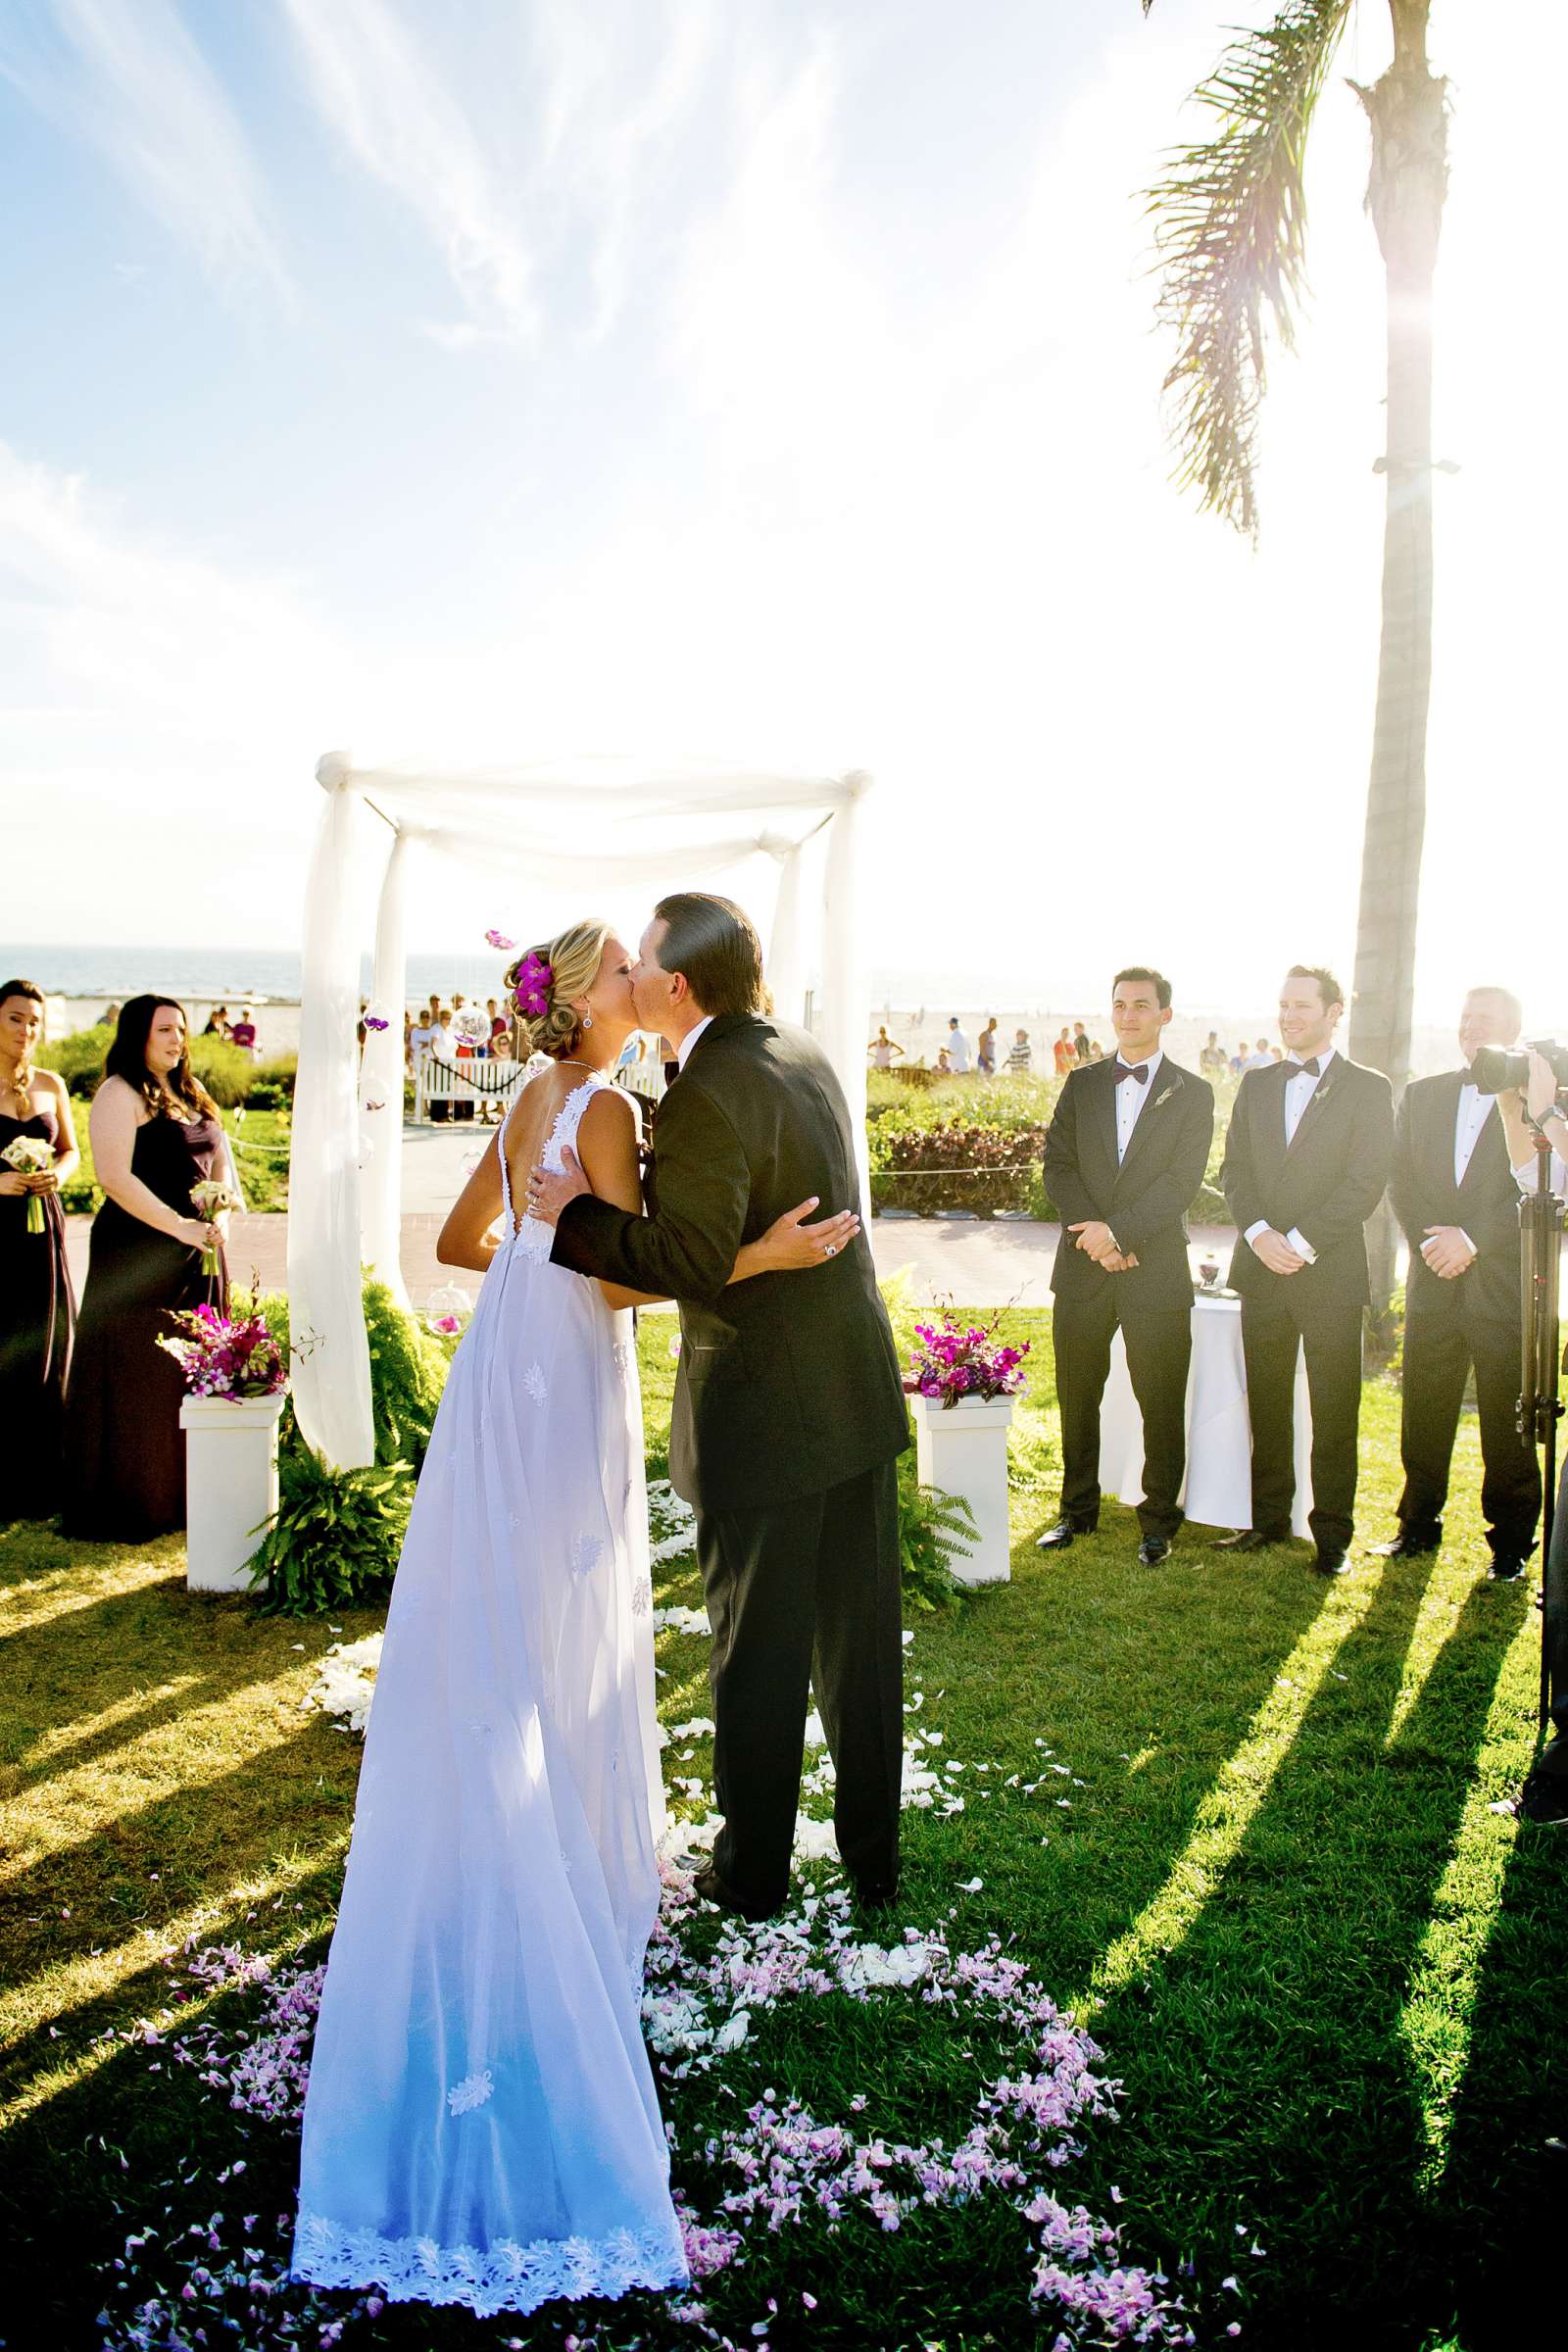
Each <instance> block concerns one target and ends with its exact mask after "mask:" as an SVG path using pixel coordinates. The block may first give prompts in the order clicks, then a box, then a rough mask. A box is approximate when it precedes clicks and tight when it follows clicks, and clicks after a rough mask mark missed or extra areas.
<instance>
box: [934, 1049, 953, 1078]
mask: <svg viewBox="0 0 1568 2352" xmlns="http://www.w3.org/2000/svg"><path fill="white" fill-rule="evenodd" d="M937 1076H938V1077H939V1078H951V1077H952V1076H953V1055H952V1054H950V1053H949V1052H948V1049H947V1047H946V1046H942V1047H940V1048H939V1049H938V1052H937Z"/></svg>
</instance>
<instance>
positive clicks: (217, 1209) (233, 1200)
mask: <svg viewBox="0 0 1568 2352" xmlns="http://www.w3.org/2000/svg"><path fill="white" fill-rule="evenodd" d="M190 1204H191V1206H192V1208H194V1210H195V1211H196V1214H197V1215H198V1216H199V1217H204V1218H205V1219H206V1220H207V1222H208V1223H209V1224H211V1222H212V1220H213V1218H214V1217H221V1215H222V1214H223V1213H224V1211H225V1210H227V1209H233V1208H243V1207H244V1205H245V1203H244V1201H242V1200H241V1199H240V1197H239V1195H238V1193H236V1192H231V1191H230V1189H229V1187H228V1186H227V1185H226V1184H220V1183H219V1181H218V1179H217V1177H216V1176H207V1177H204V1178H203V1179H202V1182H201V1183H200V1184H193V1185H192V1186H191V1188H190ZM202 1272H203V1273H204V1274H216V1273H217V1272H218V1251H217V1250H203V1251H202Z"/></svg>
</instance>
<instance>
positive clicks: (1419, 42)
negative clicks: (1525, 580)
mask: <svg viewBox="0 0 1568 2352" xmlns="http://www.w3.org/2000/svg"><path fill="white" fill-rule="evenodd" d="M1152 4H1153V0H1143V7H1144V13H1145V15H1146V16H1147V15H1148V13H1149V11H1150V8H1151V7H1152ZM1353 6H1354V0H1284V5H1283V6H1282V7H1281V8H1280V9H1279V11H1278V13H1277V15H1276V16H1275V17H1274V19H1273V21H1272V23H1270V24H1268V25H1263V26H1261V27H1260V28H1259V29H1258V30H1256V31H1252V32H1243V33H1241V34H1240V35H1239V36H1238V37H1237V38H1236V39H1235V40H1234V41H1233V42H1232V44H1231V46H1230V47H1229V48H1228V49H1227V50H1226V52H1225V54H1224V56H1223V57H1222V59H1221V60H1220V63H1219V65H1218V67H1217V68H1216V70H1215V72H1214V73H1213V74H1212V75H1211V76H1210V77H1209V79H1208V80H1206V81H1205V82H1203V83H1201V86H1200V87H1199V89H1198V90H1197V91H1196V92H1195V93H1194V95H1195V97H1196V98H1197V100H1198V102H1199V103H1200V104H1201V105H1202V106H1204V107H1206V108H1207V109H1208V110H1209V111H1210V113H1211V114H1212V116H1213V117H1214V118H1215V123H1214V135H1213V136H1212V137H1211V138H1209V139H1206V140H1204V141H1202V142H1201V143H1200V144H1198V145H1195V146H1191V147H1184V148H1180V149H1178V150H1177V151H1176V153H1175V154H1174V155H1173V156H1172V158H1171V160H1170V163H1169V166H1168V168H1167V170H1166V172H1165V173H1164V175H1163V177H1162V178H1160V179H1159V180H1158V182H1157V183H1156V184H1155V185H1154V186H1153V187H1152V189H1151V190H1150V191H1149V202H1150V211H1151V214H1152V218H1153V221H1154V239H1155V247H1156V251H1157V253H1158V256H1159V261H1160V270H1161V287H1160V295H1159V317H1160V319H1161V321H1162V322H1163V323H1164V324H1166V325H1168V326H1171V327H1173V328H1174V330H1175V333H1176V339H1177V348H1176V356H1175V358H1174V360H1173V361H1172V363H1171V366H1170V369H1169V372H1168V373H1167V375H1166V378H1165V390H1166V392H1167V394H1168V395H1169V396H1170V399H1171V402H1172V438H1173V441H1174V443H1175V447H1176V453H1177V480H1178V481H1179V482H1180V483H1181V484H1182V485H1183V486H1184V487H1188V488H1192V489H1194V490H1196V492H1197V493H1198V496H1199V500H1200V503H1201V506H1202V507H1203V508H1205V509H1206V510H1208V511H1209V512H1211V513H1213V514H1216V515H1221V516H1222V517H1223V518H1224V519H1225V520H1226V521H1228V522H1230V523H1232V524H1234V525H1235V527H1236V528H1237V529H1238V530H1241V531H1243V532H1246V533H1247V534H1248V535H1249V536H1250V537H1251V538H1253V539H1254V540H1255V538H1256V535H1257V521H1258V517H1257V501H1256V495H1255V482H1254V472H1255V461H1256V452H1257V424H1258V413H1259V409H1260V407H1261V403H1262V399H1263V394H1264V390H1265V388H1266V383H1267V372H1266V365H1265V362H1266V347H1267V333H1268V331H1269V330H1272V332H1273V334H1274V335H1275V336H1277V338H1278V340H1279V342H1280V344H1281V345H1282V347H1283V348H1284V349H1285V350H1287V351H1289V350H1291V349H1292V348H1293V347H1294V343H1295V314H1296V310H1297V307H1298V305H1299V301H1300V297H1301V293H1302V288H1303V284H1304V272H1305V238H1306V213H1305V190H1304V179H1303V173H1304V164H1305V153H1306V142H1307V136H1308V133H1309V132H1310V130H1311V126H1312V122H1313V118H1314V116H1315V114H1316V111H1317V104H1318V100H1319V98H1320V97H1321V96H1322V92H1323V87H1324V84H1325V82H1326V81H1327V79H1328V76H1329V73H1330V71H1331V69H1332V67H1333V63H1334V59H1335V55H1336V53H1337V51H1338V49H1339V45H1340V42H1341V39H1342V37H1343V35H1344V33H1345V30H1346V27H1347V25H1348V23H1349V20H1350V16H1351V12H1352V8H1353ZM1388 7H1389V13H1390V16H1391V17H1392V19H1393V24H1394V59H1393V63H1392V64H1391V65H1390V67H1389V69H1388V71H1387V73H1383V74H1382V75H1381V76H1380V77H1379V79H1378V80H1377V81H1375V82H1373V83H1372V85H1371V86H1370V88H1362V87H1361V85H1360V84H1359V83H1352V84H1351V87H1352V88H1353V89H1354V90H1355V93H1356V95H1357V97H1358V98H1359V99H1360V101H1361V104H1362V105H1363V107H1364V108H1365V109H1366V114H1367V120H1368V122H1369V123H1370V125H1371V132H1372V172H1371V180H1370V183H1369V186H1368V189H1367V210H1368V212H1369V213H1370V214H1371V216H1372V224H1373V227H1374V228H1375V230H1376V232H1377V239H1378V245H1379V248H1380V250H1381V252H1382V255H1383V263H1384V270H1385V274H1386V279H1387V286H1388V326H1387V332H1388V399H1387V436H1388V437H1387V442H1386V446H1385V450H1384V454H1383V456H1382V457H1381V458H1380V459H1379V461H1378V470H1379V471H1380V472H1382V473H1383V475H1384V476H1385V515H1384V536H1383V637H1382V647H1381V652H1380V655H1379V661H1378V695H1377V717H1376V721H1375V723H1374V727H1373V733H1372V772H1371V780H1370V783H1369V786H1368V791H1367V807H1366V830H1365V834H1364V837H1363V843H1362V850H1361V900H1360V910H1359V915H1358V919H1357V926H1356V945H1355V980H1354V988H1353V992H1352V996H1353V1002H1352V1005H1351V1011H1350V1038H1349V1043H1350V1051H1351V1052H1352V1053H1353V1054H1355V1056H1356V1058H1357V1060H1359V1061H1366V1062H1370V1063H1371V1064H1372V1066H1373V1067H1374V1068H1375V1069H1380V1070H1386V1071H1387V1072H1388V1074H1389V1076H1390V1077H1391V1078H1392V1079H1393V1081H1394V1084H1395V1087H1396V1090H1397V1091H1398V1090H1400V1089H1402V1087H1403V1085H1404V1081H1405V1079H1406V1078H1407V1076H1408V1075H1409V1062H1410V1022H1411V1008H1412V987H1413V980H1414V966H1415V938H1416V905H1417V895H1418V890H1419V884H1420V876H1421V839H1422V833H1423V830H1424V827H1425V822H1426V740H1427V709H1428V704H1429V702H1430V699H1431V684H1432V278H1433V271H1434V270H1435V268H1436V265H1437V255H1438V238H1439V233H1440V231H1441V228H1442V224H1443V207H1444V199H1445V196H1446V192H1447V175H1448V174H1447V85H1446V82H1445V81H1444V80H1443V78H1442V77H1441V76H1440V75H1438V74H1435V73H1432V71H1431V69H1430V66H1429V64H1428V61H1427V28H1428V24H1429V20H1430V16H1431V0H1388ZM1369 1238H1371V1239H1372V1241H1373V1244H1374V1248H1373V1261H1374V1262H1373V1292H1374V1299H1375V1303H1376V1306H1377V1308H1378V1310H1379V1311H1380V1312H1382V1311H1385V1310H1386V1309H1387V1305H1388V1301H1389V1298H1390V1295H1391V1293H1392V1290H1393V1281H1394V1227H1393V1220H1392V1217H1390V1216H1389V1215H1388V1213H1387V1211H1385V1212H1384V1214H1383V1216H1382V1217H1381V1219H1377V1220H1374V1228H1373V1230H1372V1232H1371V1234H1370V1236H1369Z"/></svg>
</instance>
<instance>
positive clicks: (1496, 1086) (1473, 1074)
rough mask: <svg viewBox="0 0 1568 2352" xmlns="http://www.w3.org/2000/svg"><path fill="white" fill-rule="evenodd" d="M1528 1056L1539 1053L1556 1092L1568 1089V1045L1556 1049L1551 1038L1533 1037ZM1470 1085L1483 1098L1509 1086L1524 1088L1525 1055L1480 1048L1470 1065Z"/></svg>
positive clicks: (1513, 1050) (1527, 1075) (1511, 1049)
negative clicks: (1556, 1087) (1553, 1080)
mask: <svg viewBox="0 0 1568 2352" xmlns="http://www.w3.org/2000/svg"><path fill="white" fill-rule="evenodd" d="M1530 1053H1533V1054H1540V1055H1541V1058H1542V1060H1543V1061H1544V1062H1545V1063H1546V1064H1547V1066H1548V1067H1549V1069H1550V1071H1551V1074H1552V1076H1553V1077H1554V1078H1555V1079H1556V1081H1557V1086H1558V1089H1559V1091H1561V1090H1562V1089H1563V1088H1568V1046H1559V1045H1558V1043H1557V1041H1556V1039H1555V1038H1554V1037H1533V1038H1532V1039H1531V1040H1530ZM1470 1083H1471V1085H1472V1086H1473V1087H1475V1089H1476V1091H1477V1093H1478V1094H1483V1095H1500V1094H1503V1093H1504V1092H1506V1090H1507V1089H1508V1088H1509V1087H1510V1086H1528V1085H1529V1083H1530V1056H1529V1054H1527V1053H1525V1052H1523V1051H1522V1050H1521V1049H1520V1048H1518V1047H1509V1046H1482V1047H1480V1048H1479V1049H1478V1050H1477V1053H1476V1055H1475V1058H1474V1060H1473V1061H1472V1062H1471V1064H1470Z"/></svg>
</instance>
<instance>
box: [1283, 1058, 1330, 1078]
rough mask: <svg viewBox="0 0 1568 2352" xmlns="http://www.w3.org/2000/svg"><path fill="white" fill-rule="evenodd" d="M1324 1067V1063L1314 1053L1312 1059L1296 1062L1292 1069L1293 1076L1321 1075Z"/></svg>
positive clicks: (1313, 1076)
mask: <svg viewBox="0 0 1568 2352" xmlns="http://www.w3.org/2000/svg"><path fill="white" fill-rule="evenodd" d="M1322 1068H1323V1064H1322V1063H1321V1062H1320V1061H1319V1060H1318V1058H1317V1055H1316V1054H1313V1056H1312V1058H1311V1060H1310V1061H1299V1062H1297V1063H1295V1064H1294V1066H1293V1067H1292V1070H1291V1076H1292V1077H1293V1078H1302V1077H1305V1078H1316V1077H1318V1076H1320V1075H1321V1072H1322Z"/></svg>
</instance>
